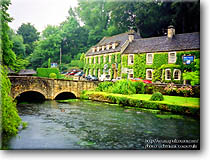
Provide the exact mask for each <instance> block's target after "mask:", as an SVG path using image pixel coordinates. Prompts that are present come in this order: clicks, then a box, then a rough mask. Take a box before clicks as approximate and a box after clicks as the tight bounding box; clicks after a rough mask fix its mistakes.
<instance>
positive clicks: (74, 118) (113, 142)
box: [5, 100, 200, 150]
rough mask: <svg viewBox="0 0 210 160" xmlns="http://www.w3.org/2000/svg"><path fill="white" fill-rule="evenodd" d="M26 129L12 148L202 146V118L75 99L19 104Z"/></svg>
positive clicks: (12, 143) (165, 147) (15, 139)
mask: <svg viewBox="0 0 210 160" xmlns="http://www.w3.org/2000/svg"><path fill="white" fill-rule="evenodd" d="M17 107H18V110H19V115H20V117H21V118H22V120H23V121H25V122H27V123H28V126H27V128H26V129H23V130H20V131H19V133H18V134H17V135H16V136H14V137H12V138H11V139H10V140H8V142H7V143H6V144H5V145H6V146H5V147H7V148H8V149H140V150H144V149H198V148H199V138H200V121H199V120H198V119H195V118H192V117H187V116H177V117H178V118H177V117H176V116H174V118H173V117H172V118H161V116H163V115H165V113H161V114H154V113H147V112H143V111H139V110H135V109H128V108H124V107H121V106H118V105H111V104H106V103H101V102H92V101H83V100H77V101H76V100H75V101H74V102H70V103H58V102H57V101H44V102H43V103H30V104H19V105H18V106H17Z"/></svg>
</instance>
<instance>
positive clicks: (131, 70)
mask: <svg viewBox="0 0 210 160" xmlns="http://www.w3.org/2000/svg"><path fill="white" fill-rule="evenodd" d="M128 78H129V79H131V78H133V69H128Z"/></svg>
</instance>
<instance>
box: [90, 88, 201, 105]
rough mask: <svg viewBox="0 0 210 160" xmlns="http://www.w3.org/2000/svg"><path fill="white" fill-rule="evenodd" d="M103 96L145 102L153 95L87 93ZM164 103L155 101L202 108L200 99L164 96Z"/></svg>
mask: <svg viewBox="0 0 210 160" xmlns="http://www.w3.org/2000/svg"><path fill="white" fill-rule="evenodd" d="M93 93H94V94H103V95H104V96H108V95H114V96H117V97H126V98H130V99H138V100H144V101H149V102H153V101H150V100H149V99H150V98H151V96H152V95H151V94H133V95H122V94H113V93H106V92H95V91H87V92H86V94H93ZM163 97H164V100H163V101H155V102H156V103H160V104H170V105H177V106H188V107H196V108H199V107H200V98H194V97H180V96H168V95H164V96H163Z"/></svg>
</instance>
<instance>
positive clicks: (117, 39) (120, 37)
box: [86, 31, 140, 56]
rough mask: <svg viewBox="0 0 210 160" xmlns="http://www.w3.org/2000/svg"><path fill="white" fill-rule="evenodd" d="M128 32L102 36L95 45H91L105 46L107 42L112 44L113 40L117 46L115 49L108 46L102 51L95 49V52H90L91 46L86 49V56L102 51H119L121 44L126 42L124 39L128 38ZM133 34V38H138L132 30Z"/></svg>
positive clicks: (102, 52)
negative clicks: (107, 48)
mask: <svg viewBox="0 0 210 160" xmlns="http://www.w3.org/2000/svg"><path fill="white" fill-rule="evenodd" d="M129 33H130V31H129V32H126V33H122V34H118V35H114V36H111V37H104V38H103V39H102V40H101V41H100V42H99V43H98V44H97V45H95V46H93V47H98V46H105V45H107V44H112V43H114V42H117V43H118V46H117V47H115V49H112V47H110V49H109V50H106V49H104V51H102V50H100V51H97V50H96V51H95V52H92V48H93V47H91V48H90V49H89V50H88V51H87V53H86V56H91V55H98V54H104V53H113V52H120V51H121V48H122V46H123V44H124V43H125V42H126V40H128V35H129ZM132 33H133V32H132ZM133 34H134V39H139V38H140V36H139V35H138V34H137V33H136V32H134V33H133Z"/></svg>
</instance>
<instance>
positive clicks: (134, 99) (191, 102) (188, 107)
mask: <svg viewBox="0 0 210 160" xmlns="http://www.w3.org/2000/svg"><path fill="white" fill-rule="evenodd" d="M151 96H152V95H150V94H133V95H122V94H113V93H107V92H95V91H86V92H85V93H84V94H83V95H82V98H86V99H91V100H96V101H102V102H109V103H117V104H121V105H123V106H127V105H129V106H133V107H138V108H149V109H160V110H163V111H170V112H175V113H179V114H189V115H195V116H199V115H200V98H192V97H179V96H166V95H164V101H150V100H149V99H150V97H151Z"/></svg>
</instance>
